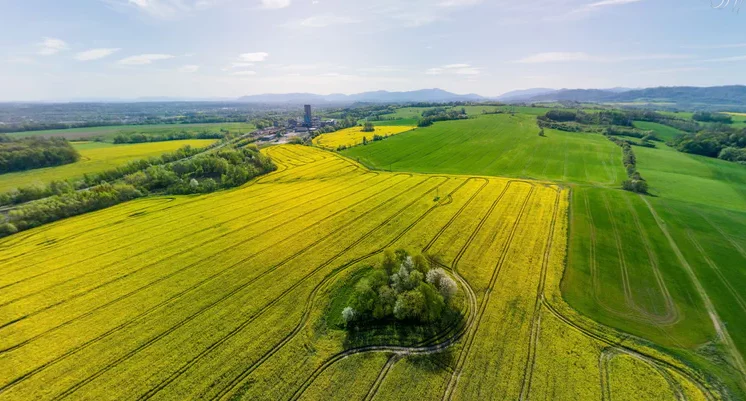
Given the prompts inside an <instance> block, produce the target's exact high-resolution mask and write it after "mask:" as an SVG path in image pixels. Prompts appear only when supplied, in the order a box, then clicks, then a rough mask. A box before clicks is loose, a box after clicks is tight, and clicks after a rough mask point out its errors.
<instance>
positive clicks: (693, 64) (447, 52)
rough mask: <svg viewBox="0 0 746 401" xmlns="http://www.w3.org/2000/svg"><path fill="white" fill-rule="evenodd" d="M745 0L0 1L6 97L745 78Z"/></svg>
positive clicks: (2, 97) (0, 79) (2, 93)
mask: <svg viewBox="0 0 746 401" xmlns="http://www.w3.org/2000/svg"><path fill="white" fill-rule="evenodd" d="M721 1H722V3H721ZM741 1H743V0H738V1H736V0H730V1H728V0H713V1H710V0H531V1H529V0H525V1H524V0H65V1H59V0H46V1H41V0H0V26H2V35H0V101H39V100H44V101H69V100H81V99H136V98H142V97H176V98H195V99H196V98H235V97H239V96H243V95H250V94H261V93H289V92H311V93H319V94H329V93H347V94H350V93H358V92H363V91H371V90H392V91H405V90H416V89H423V88H441V89H445V90H448V91H452V92H456V93H477V94H480V95H484V96H496V95H499V94H502V93H505V92H508V91H511V90H516V89H526V88H537V87H548V88H611V87H629V88H641V87H652V86H676V85H693V86H711V85H731V84H746V74H744V73H743V72H744V67H746V4H744V8H745V9H744V10H740V8H741V4H740V2H741ZM739 10H740V12H739Z"/></svg>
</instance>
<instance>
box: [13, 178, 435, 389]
mask: <svg viewBox="0 0 746 401" xmlns="http://www.w3.org/2000/svg"><path fill="white" fill-rule="evenodd" d="M396 175H409V174H396ZM409 176H411V175H409ZM423 182H424V181H423ZM420 184H421V183H420ZM418 185H419V184H418ZM405 192H406V190H405V191H403V192H400V193H399V194H397V195H396V196H394V197H392V198H390V199H389V200H387V201H385V202H383V203H381V204H379V205H378V206H376V207H375V208H373V209H371V210H369V211H368V212H366V213H365V214H362V215H359V216H358V217H357V218H355V219H353V220H352V221H351V222H349V223H347V224H345V225H343V226H341V227H340V228H338V229H337V230H335V231H334V232H333V233H337V232H339V231H341V230H342V229H343V228H346V227H347V226H349V225H351V224H352V223H354V222H356V221H358V220H359V219H361V218H363V217H364V216H366V215H367V214H368V213H370V212H372V211H373V210H375V209H377V208H378V207H381V206H382V205H384V204H386V203H388V202H390V201H391V200H392V199H395V198H397V197H398V196H400V195H401V194H403V193H405ZM376 195H377V194H373V195H371V196H369V197H368V198H366V199H363V200H361V201H360V202H357V203H355V204H353V205H351V206H349V207H347V208H345V209H344V210H347V209H349V208H352V207H354V206H356V205H359V204H362V203H364V202H366V201H367V200H369V199H370V198H372V197H374V196H376ZM339 213H341V211H340V212H337V213H335V214H334V215H336V214H339ZM331 217H333V216H327V218H331ZM325 219H326V218H325ZM315 224H316V223H314V224H311V225H309V226H307V227H305V228H304V229H301V230H300V231H298V232H295V233H294V234H292V235H291V236H289V237H287V238H285V239H283V240H282V241H281V242H283V241H286V240H288V239H289V238H291V237H293V236H296V235H298V234H300V233H302V232H303V231H305V230H307V229H310V228H313V227H314V226H315ZM330 235H332V234H330ZM327 237H328V236H326V237H323V238H320V239H318V240H316V241H314V242H312V243H311V244H309V245H308V246H306V247H305V248H303V249H301V250H300V251H298V252H296V253H295V254H293V255H291V256H290V257H288V258H286V259H284V260H283V261H282V262H280V263H278V264H275V265H274V266H270V267H269V268H268V269H267V270H265V271H264V272H262V273H260V274H259V275H258V276H256V277H254V278H252V279H251V280H250V281H249V282H248V283H244V284H242V285H241V286H239V287H238V288H236V289H234V290H233V291H231V292H229V293H228V294H226V295H224V297H223V298H221V299H219V300H218V301H216V302H215V303H214V304H212V305H208V307H205V308H203V309H201V310H200V311H198V312H197V313H196V314H194V315H192V316H189V317H187V319H185V320H184V321H182V322H181V323H180V324H179V325H177V326H178V327H180V326H182V325H184V324H186V323H188V321H191V320H193V319H195V318H196V317H197V316H198V315H199V314H201V313H204V312H206V311H207V310H208V309H210V308H212V307H214V306H215V305H217V303H219V302H222V301H223V300H225V299H227V298H229V297H230V296H232V295H233V294H235V293H237V292H239V291H240V290H242V289H243V288H245V287H247V286H249V285H251V284H252V283H253V282H255V281H257V280H259V279H261V278H262V277H264V276H265V275H267V274H269V273H271V272H273V271H275V270H277V269H278V268H279V267H280V266H282V265H284V264H285V263H287V262H288V261H290V260H291V259H293V258H295V257H297V256H299V255H300V254H302V253H303V252H305V251H306V250H308V249H310V248H312V247H313V246H315V245H317V244H319V243H321V242H322V241H323V240H324V239H326V238H327ZM273 246H274V245H273ZM270 248H271V246H270V247H267V248H265V249H264V250H262V251H260V252H263V251H266V250H267V249H270ZM260 252H257V253H255V254H252V255H250V256H248V257H246V258H244V259H242V260H240V261H238V262H236V263H234V264H232V265H231V266H229V267H227V268H225V269H222V270H221V271H220V272H218V273H216V274H214V275H212V276H210V277H208V278H206V279H205V280H202V281H200V282H199V283H197V284H195V285H193V286H191V287H190V288H187V289H185V290H184V291H182V292H181V293H179V294H177V295H175V296H173V297H171V298H169V299H168V300H166V301H163V302H161V303H159V304H158V305H156V306H154V307H152V308H150V309H149V310H148V311H147V312H146V313H144V314H140V315H138V316H137V317H135V319H133V320H130V321H128V322H125V323H123V324H121V325H119V326H117V327H115V328H113V329H111V330H109V331H107V332H105V333H103V334H101V335H99V336H98V337H96V338H94V339H92V340H89V341H87V342H85V343H83V344H81V345H79V346H77V347H75V348H73V349H72V350H69V351H67V352H66V353H64V354H63V355H61V356H59V357H57V358H55V359H53V360H51V361H48V362H47V363H44V364H42V365H41V366H39V367H37V368H35V369H33V370H31V371H29V372H27V373H25V374H23V375H21V376H19V377H17V378H16V379H13V380H12V381H10V382H8V383H6V384H4V385H2V386H1V387H0V394H1V393H3V392H4V391H6V390H7V389H8V388H10V387H12V386H15V385H16V384H18V383H20V382H21V381H23V380H26V379H28V378H29V377H31V376H34V375H36V374H38V373H39V372H41V371H42V370H44V369H46V368H48V367H49V366H51V365H53V364H55V363H57V362H60V361H61V360H63V359H65V358H67V357H68V356H70V355H72V354H74V353H77V352H79V351H80V350H82V349H85V348H87V347H88V346H90V345H92V344H94V343H95V342H97V341H99V340H101V339H103V338H105V337H108V336H109V335H111V334H113V333H116V332H117V331H119V330H121V329H123V328H125V327H127V326H129V325H130V324H132V323H135V322H137V321H138V320H141V319H142V318H144V317H145V316H146V315H148V314H149V313H151V312H153V311H155V310H156V309H158V308H160V306H163V305H165V304H167V303H169V302H170V301H172V300H174V299H178V298H180V297H181V296H183V295H185V294H186V293H188V292H191V291H192V290H194V289H196V288H198V287H200V286H201V285H202V284H205V283H207V282H209V281H211V280H212V279H214V278H216V277H218V276H219V275H222V274H223V273H225V272H227V271H228V270H231V269H233V268H234V267H236V266H238V265H240V264H241V263H243V262H245V261H246V260H248V259H250V258H252V257H254V256H256V255H257V254H259V253H260ZM178 327H176V326H175V327H172V328H171V329H169V331H168V332H171V331H174V330H176V328H178ZM166 334H167V333H166ZM166 334H162V335H163V336H165V335H166Z"/></svg>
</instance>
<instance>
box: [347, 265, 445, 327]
mask: <svg viewBox="0 0 746 401" xmlns="http://www.w3.org/2000/svg"><path fill="white" fill-rule="evenodd" d="M457 292H458V285H457V284H456V282H455V281H454V280H453V279H452V278H451V277H450V276H449V275H448V274H447V273H446V272H445V271H444V270H443V269H440V268H435V269H433V268H431V266H430V263H429V262H428V260H427V259H426V258H425V257H424V256H422V255H414V256H412V255H410V254H409V253H408V252H406V251H404V250H397V251H396V252H391V251H390V250H387V251H386V252H385V253H384V256H383V260H382V261H381V263H380V265H379V266H378V267H377V268H376V269H374V270H373V272H372V273H371V274H369V275H367V276H366V277H365V278H363V279H361V280H360V281H358V282H357V284H356V285H355V290H354V292H353V294H352V295H351V298H350V303H349V305H348V306H347V307H346V308H344V310H343V311H342V318H343V319H344V321H345V323H346V324H347V327H352V326H355V325H364V324H366V323H371V322H375V321H386V320H397V321H409V322H415V323H434V322H437V321H439V320H440V319H441V318H442V317H443V316H444V315H445V313H447V312H448V311H450V310H452V309H453V307H454V305H453V300H454V297H455V295H456V293H457Z"/></svg>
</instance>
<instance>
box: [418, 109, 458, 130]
mask: <svg viewBox="0 0 746 401" xmlns="http://www.w3.org/2000/svg"><path fill="white" fill-rule="evenodd" d="M467 118H469V116H467V115H466V108H464V107H462V108H461V109H459V110H457V109H455V108H453V109H446V108H444V107H435V108H432V109H427V110H425V111H423V112H422V117H421V118H420V119H419V120H418V121H417V126H418V127H428V126H430V125H432V124H433V123H434V122H437V121H448V120H462V119H467Z"/></svg>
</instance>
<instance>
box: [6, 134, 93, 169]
mask: <svg viewBox="0 0 746 401" xmlns="http://www.w3.org/2000/svg"><path fill="white" fill-rule="evenodd" d="M79 159H80V154H78V151H77V150H75V148H73V147H72V145H70V143H69V142H68V141H67V140H66V139H64V138H42V137H30V138H21V139H11V138H10V137H8V136H7V135H4V134H0V174H4V173H9V172H12V171H23V170H31V169H35V168H42V167H51V166H59V165H62V164H68V163H74V162H76V161H78V160H79Z"/></svg>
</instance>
